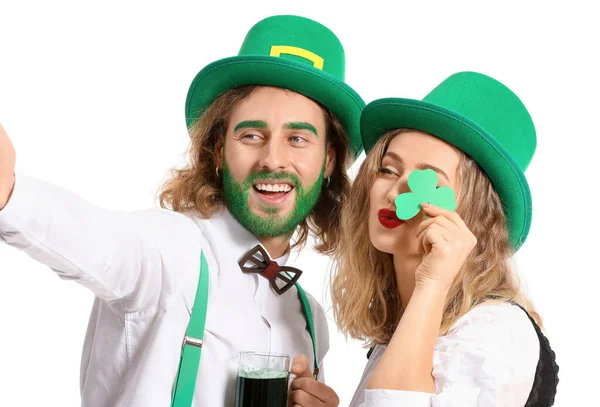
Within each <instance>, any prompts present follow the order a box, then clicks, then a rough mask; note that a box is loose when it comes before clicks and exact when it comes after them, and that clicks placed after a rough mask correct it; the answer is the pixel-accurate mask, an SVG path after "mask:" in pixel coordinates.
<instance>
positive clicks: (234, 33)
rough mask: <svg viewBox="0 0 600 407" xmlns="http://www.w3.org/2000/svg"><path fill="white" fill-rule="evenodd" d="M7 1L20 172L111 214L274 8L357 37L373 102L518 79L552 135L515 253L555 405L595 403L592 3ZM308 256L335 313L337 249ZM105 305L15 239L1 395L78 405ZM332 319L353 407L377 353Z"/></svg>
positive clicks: (160, 162) (135, 197) (8, 77)
mask: <svg viewBox="0 0 600 407" xmlns="http://www.w3.org/2000/svg"><path fill="white" fill-rule="evenodd" d="M0 1H1V2H0V123H2V124H3V125H4V127H5V128H6V131H7V132H8V134H9V136H10V137H11V139H12V141H13V143H14V145H15V148H16V151H17V169H18V170H20V171H23V172H25V173H27V174H29V175H32V176H36V177H39V178H43V179H45V180H47V181H50V182H53V183H55V184H58V185H61V186H64V187H66V188H69V189H71V190H73V191H76V192H77V193H78V194H80V195H81V196H83V197H84V198H86V199H87V200H89V201H90V202H92V203H94V204H96V205H99V206H103V207H107V208H118V209H125V210H135V209H143V208H146V207H149V206H154V205H155V201H154V199H153V197H154V192H155V191H156V188H157V187H158V185H159V184H160V183H161V181H162V180H163V179H164V176H165V173H166V170H167V169H168V168H170V167H172V166H174V165H177V164H179V163H181V157H182V152H183V151H184V150H185V148H186V146H187V144H188V137H187V133H186V128H185V121H184V102H185V96H186V92H187V89H188V86H189V84H190V82H191V80H192V79H193V77H194V76H195V74H196V73H197V72H198V71H199V70H200V69H201V68H202V67H203V66H204V65H206V64H208V63H210V62H212V61H214V60H217V59H219V58H222V57H227V56H232V55H235V54H237V51H238V49H239V46H240V45H241V42H242V40H243V38H244V36H245V34H246V32H247V30H248V29H249V28H250V27H251V26H252V25H253V24H254V23H255V22H257V21H258V20H260V19H262V18H263V17H266V16H268V15H272V14H300V15H303V16H307V17H311V18H313V19H315V20H317V21H319V22H321V23H323V24H325V25H327V26H328V27H330V28H331V29H332V30H333V31H334V32H335V33H336V34H337V35H338V37H339V38H340V39H341V41H342V43H343V44H344V46H345V50H346V56H347V75H346V79H347V82H348V83H349V84H350V85H351V86H353V87H354V88H355V90H356V91H357V92H359V94H361V95H362V96H363V98H364V99H365V100H366V101H367V102H368V101H371V100H373V99H376V98H380V97H387V96H403V97H412V98H417V99H420V98H422V97H423V96H425V95H426V94H427V93H428V92H429V91H430V90H431V89H432V88H433V87H435V86H436V85H437V84H438V83H439V82H441V81H442V80H443V79H445V78H446V77H447V76H449V75H450V74H452V73H454V72H457V71H461V70H475V71H479V72H483V73H486V74H488V75H490V76H492V77H495V78H497V79H499V80H500V81H502V82H504V83H505V84H506V85H508V86H509V87H510V88H512V89H513V90H515V92H516V93H517V94H518V95H519V96H520V97H521V99H522V100H523V101H524V103H525V104H526V106H527V107H528V108H529V110H530V113H531V115H532V117H533V119H534V121H535V124H536V128H537V132H538V149H537V152H536V155H535V157H534V159H533V161H532V163H531V165H530V167H529V169H528V171H527V173H526V174H527V176H528V179H529V181H530V185H531V190H532V194H533V202H534V217H533V226H532V230H531V233H530V235H529V239H528V241H527V242H526V244H525V246H524V247H523V248H522V249H521V250H520V252H519V253H518V255H517V261H518V264H519V271H520V273H521V274H522V276H523V277H524V280H525V282H526V283H527V288H528V290H529V292H530V293H531V296H532V297H533V300H534V302H535V304H536V306H537V308H538V310H539V311H540V313H541V314H542V316H543V317H544V319H545V323H546V328H547V333H548V336H549V338H550V341H551V344H552V345H553V347H554V349H555V350H556V353H557V360H558V363H559V365H560V385H559V392H558V395H557V398H556V404H555V405H556V406H561V407H565V406H578V405H592V404H593V405H598V404H595V403H596V401H597V397H596V396H595V394H596V393H597V391H598V390H597V383H598V378H597V372H598V365H599V364H600V363H599V362H600V357H599V355H598V352H599V350H598V337H597V335H596V333H597V324H598V322H597V321H598V317H597V309H598V302H597V297H598V289H597V284H598V281H599V280H598V277H597V274H598V272H599V271H600V266H599V265H598V253H599V250H598V244H599V243H600V239H599V238H598V229H599V227H600V222H599V221H598V204H597V201H596V200H595V199H596V198H595V196H597V181H598V170H597V168H598V166H597V163H598V159H599V158H598V150H597V148H598V146H599V143H598V137H599V136H600V131H599V130H598V126H597V117H598V114H599V108H600V102H599V101H598V95H599V94H600V86H599V84H600V81H599V79H598V72H600V65H599V63H598V62H597V60H598V59H597V58H598V38H600V29H599V28H598V23H597V18H596V16H597V12H592V5H591V4H592V2H589V3H583V2H577V1H570V2H566V1H565V2H561V3H560V4H556V3H552V2H541V1H540V2H533V1H529V2H526V1H520V2H513V3H511V2H507V1H496V2H487V1H485V2H484V1H479V2H461V1H453V2H442V1H440V2H437V3H436V2H431V1H429V2H424V1H423V2H416V1H395V2H391V3H389V4H386V3H383V2H378V1H369V2H362V3H360V4H357V5H349V4H348V3H349V2H339V3H338V4H337V6H334V5H333V4H334V2H332V1H318V2H314V1H306V0H303V1H300V2H295V3H294V4H290V5H286V4H285V3H286V2H283V1H273V2H264V1H252V2H240V3H239V4H236V3H235V2H233V1H216V2H210V3H209V2H201V1H195V2H171V3H172V4H169V5H168V6H167V5H166V4H167V3H166V2H161V3H159V2H152V1H145V2H125V1H102V2H99V1H98V2H93V4H92V2H85V5H83V3H84V2H77V3H76V2H71V3H69V2H65V1H52V2H46V1H37V2H32V1H18V2H17V1H10V2H9V1H8V0H0ZM362 159H363V157H362V156H361V158H360V161H362ZM360 161H359V162H360ZM353 169H354V170H356V166H355V167H353ZM594 191H596V192H595V193H594ZM296 263H297V264H298V265H299V266H301V267H302V268H303V269H304V270H305V276H303V278H302V279H303V285H304V287H305V288H307V290H308V291H310V292H312V293H313V294H315V296H316V297H317V298H318V299H321V300H322V301H323V304H324V306H325V307H326V309H328V310H329V307H330V301H329V297H328V295H327V290H325V289H324V284H325V282H326V280H327V273H326V269H327V266H328V264H327V259H325V258H322V257H318V256H316V255H315V254H314V253H310V252H305V253H304V254H302V255H301V257H300V258H299V259H298V260H297V261H296ZM91 304H92V295H91V293H89V292H88V291H87V290H86V289H84V288H82V287H79V286H77V285H76V284H74V283H70V282H64V281H62V280H60V279H59V278H58V277H56V275H55V274H54V273H53V272H51V271H50V270H49V269H47V268H46V267H44V266H41V265H39V264H37V263H35V262H34V261H32V260H31V259H29V258H28V257H27V256H25V255H23V254H22V253H19V252H17V250H15V249H13V248H10V247H7V246H4V245H2V246H0V330H1V331H0V405H1V406H33V405H56V406H58V405H60V406H75V405H78V404H79V358H80V353H81V348H82V343H83V338H84V333H85V330H86V326H87V318H88V312H89V311H90V307H91ZM330 331H331V345H332V348H331V351H330V353H329V355H328V357H327V360H326V369H327V376H328V382H329V384H330V385H331V386H333V387H334V388H335V389H336V390H337V392H338V394H339V395H340V398H341V400H342V402H341V406H346V405H348V403H349V401H350V399H351V397H352V394H353V392H354V388H355V386H356V384H357V382H358V379H359V377H360V375H361V373H362V369H363V367H364V364H365V362H366V357H365V353H366V351H365V350H363V349H362V348H361V346H360V344H359V343H357V342H353V341H349V342H346V341H345V340H344V337H343V336H342V335H341V334H339V333H338V332H337V330H336V328H335V324H334V322H333V320H332V321H331V324H330ZM594 400H595V401H594ZM586 401H587V402H586Z"/></svg>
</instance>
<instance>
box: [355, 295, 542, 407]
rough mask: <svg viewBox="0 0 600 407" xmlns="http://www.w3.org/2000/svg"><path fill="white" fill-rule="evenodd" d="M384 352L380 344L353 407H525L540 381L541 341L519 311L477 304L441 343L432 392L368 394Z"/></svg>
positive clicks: (436, 354) (506, 306)
mask: <svg viewBox="0 0 600 407" xmlns="http://www.w3.org/2000/svg"><path fill="white" fill-rule="evenodd" d="M385 350H386V346H385V345H377V346H375V349H374V350H373V352H372V354H371V357H370V358H369V362H368V363H367V366H366V367H365V371H364V373H363V377H362V379H361V381H360V384H359V386H358V388H357V390H356V393H355V394H354V398H353V399H352V402H351V403H350V407H359V406H361V407H400V406H401V407H523V406H524V405H525V402H526V401H527V398H528V397H529V393H530V391H531V387H532V385H533V381H534V378H535V370H536V367H537V363H538V360H539V355H540V343H539V339H538V337H537V334H536V332H535V328H534V327H533V325H532V323H531V321H530V320H529V318H528V316H527V314H526V313H525V312H523V310H522V309H520V308H519V307H517V306H515V305H512V304H509V303H484V304H481V305H479V306H476V307H475V308H473V309H472V310H471V311H469V312H468V313H466V314H465V315H463V316H462V317H461V318H460V319H459V320H458V321H456V323H455V324H454V325H453V326H452V328H451V329H450V330H449V331H448V333H447V334H446V335H444V336H440V337H438V338H437V340H436V344H435V349H434V356H433V379H434V384H435V386H434V387H435V392H434V393H433V394H430V393H423V392H415V391H402V390H380V389H372V390H366V386H367V382H368V381H369V378H370V376H371V373H372V372H373V370H374V369H375V367H376V366H377V364H378V363H379V360H380V359H381V357H382V355H383V354H384V352H385Z"/></svg>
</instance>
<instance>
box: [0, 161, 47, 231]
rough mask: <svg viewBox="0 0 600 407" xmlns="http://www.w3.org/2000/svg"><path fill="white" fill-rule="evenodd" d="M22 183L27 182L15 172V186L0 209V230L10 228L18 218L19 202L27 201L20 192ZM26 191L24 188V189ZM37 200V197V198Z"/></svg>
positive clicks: (25, 178)
mask: <svg viewBox="0 0 600 407" xmlns="http://www.w3.org/2000/svg"><path fill="white" fill-rule="evenodd" d="M23 182H25V183H26V182H27V177H25V176H23V175H22V174H20V173H18V172H15V185H14V187H13V190H12V194H11V196H10V199H9V200H8V202H7V203H6V205H4V208H2V209H0V228H2V229H3V228H9V227H10V226H12V223H13V222H12V221H14V220H15V219H18V218H19V207H20V206H22V205H19V200H23V199H27V197H25V198H23V197H21V195H23V193H24V192H23V191H21V189H22V188H21V187H22V186H23V185H21V184H23ZM25 189H26V187H25ZM38 199H39V197H38Z"/></svg>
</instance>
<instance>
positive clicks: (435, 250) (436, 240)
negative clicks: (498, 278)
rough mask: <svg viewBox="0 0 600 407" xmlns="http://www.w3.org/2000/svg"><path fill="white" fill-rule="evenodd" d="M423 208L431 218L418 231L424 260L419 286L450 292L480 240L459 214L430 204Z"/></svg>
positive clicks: (416, 273) (420, 268)
mask: <svg viewBox="0 0 600 407" xmlns="http://www.w3.org/2000/svg"><path fill="white" fill-rule="evenodd" d="M422 206H423V211H424V212H425V213H426V214H427V215H429V218H428V219H426V220H424V221H423V222H421V224H420V225H419V227H418V228H417V231H416V235H417V238H418V241H419V251H420V252H422V253H423V260H422V262H421V264H420V265H419V266H418V267H417V269H416V271H415V282H416V285H417V286H418V285H420V284H435V285H437V286H439V287H441V288H443V289H445V290H447V289H449V288H450V285H452V282H453V281H454V278H455V277H456V274H457V273H458V271H459V270H460V268H461V267H462V265H463V264H464V262H465V261H466V259H467V257H468V256H469V253H471V251H472V250H473V248H474V247H475V245H476V244H477V238H476V237H475V235H473V233H471V231H470V230H469V228H468V227H467V225H465V222H464V221H463V220H462V218H461V217H460V215H459V214H458V213H456V212H451V211H448V210H446V209H442V208H440V207H437V206H434V205H430V204H426V203H424V204H422Z"/></svg>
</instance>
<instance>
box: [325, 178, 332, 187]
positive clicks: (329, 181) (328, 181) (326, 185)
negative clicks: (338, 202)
mask: <svg viewBox="0 0 600 407" xmlns="http://www.w3.org/2000/svg"><path fill="white" fill-rule="evenodd" d="M330 183H331V177H327V182H326V183H325V188H327V187H329V184H330Z"/></svg>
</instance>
